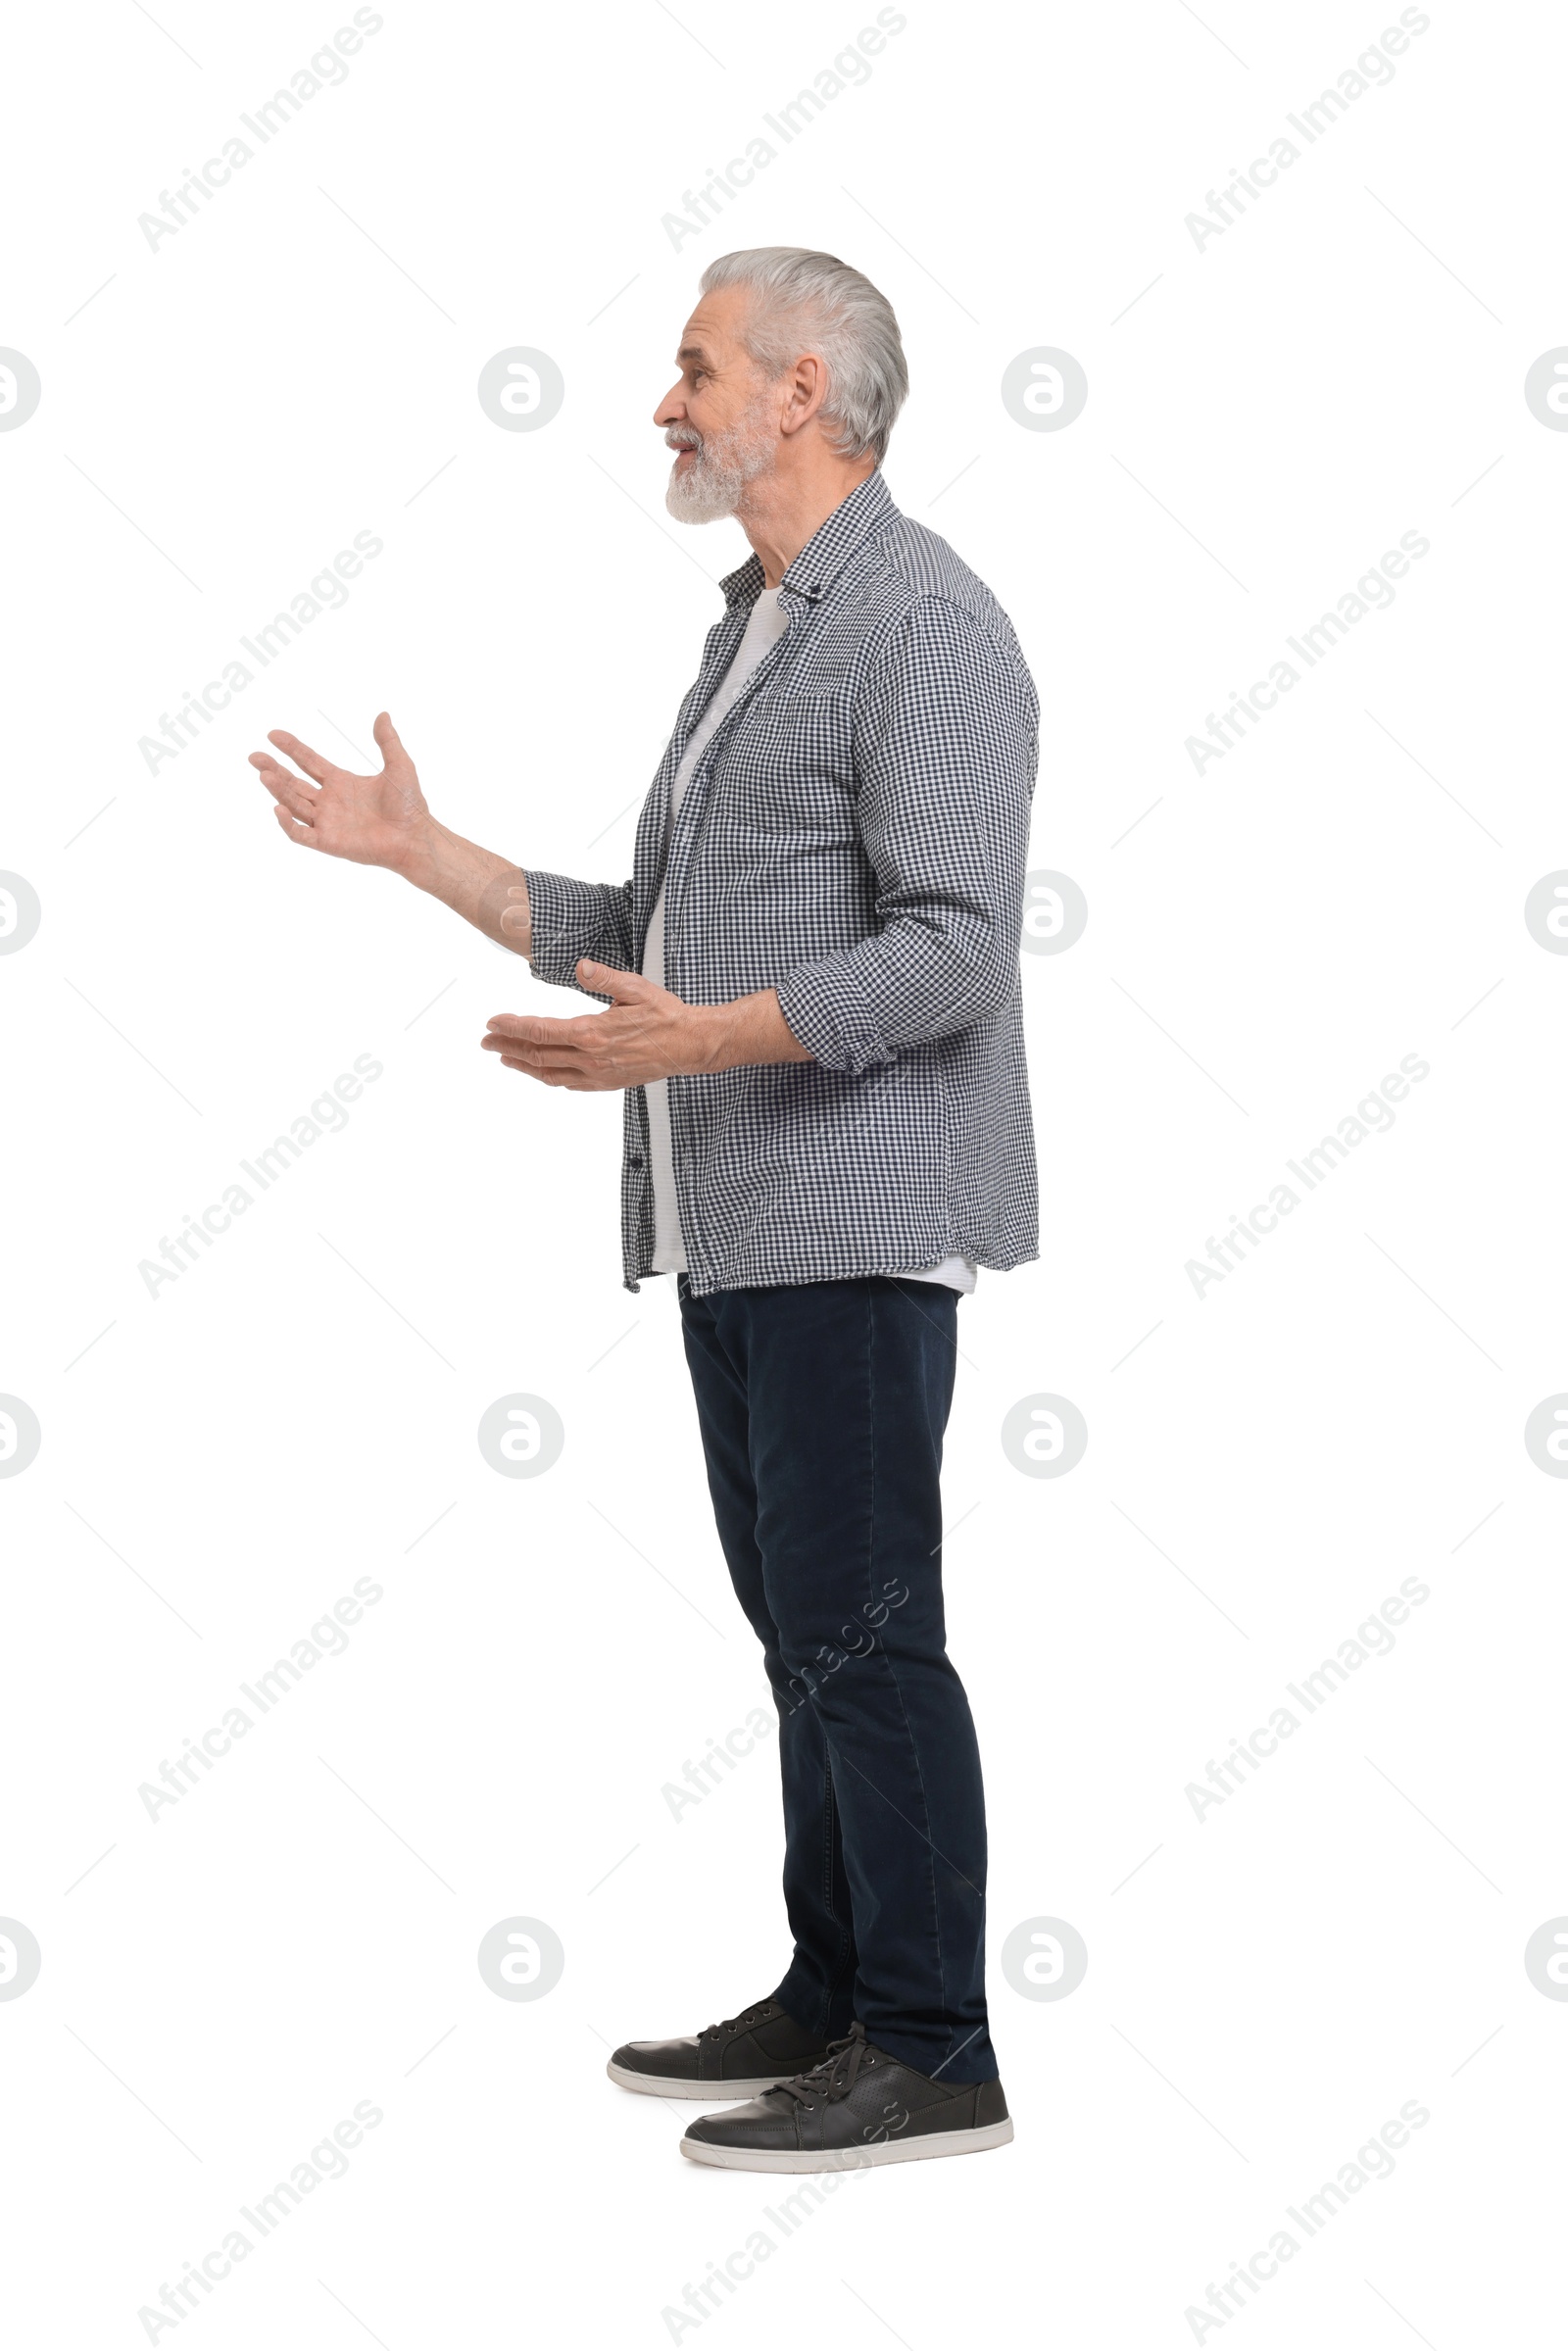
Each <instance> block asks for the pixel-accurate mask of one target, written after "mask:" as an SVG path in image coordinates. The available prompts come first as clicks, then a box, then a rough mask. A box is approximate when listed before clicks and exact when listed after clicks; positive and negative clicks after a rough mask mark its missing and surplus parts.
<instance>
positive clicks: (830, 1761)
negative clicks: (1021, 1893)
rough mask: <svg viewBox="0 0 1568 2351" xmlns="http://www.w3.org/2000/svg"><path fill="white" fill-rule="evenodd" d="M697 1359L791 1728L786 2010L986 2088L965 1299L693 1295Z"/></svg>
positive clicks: (727, 1511)
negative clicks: (958, 1509) (949, 1561)
mask: <svg viewBox="0 0 1568 2351" xmlns="http://www.w3.org/2000/svg"><path fill="white" fill-rule="evenodd" d="M677 1288H678V1294H679V1298H680V1310H681V1323H682V1329H683V1335H684V1339H685V1345H686V1360H687V1362H688V1364H689V1365H690V1367H691V1374H692V1384H693V1386H694V1388H695V1390H696V1393H697V1413H698V1419H699V1422H700V1424H701V1427H702V1435H703V1449H704V1451H705V1453H706V1455H707V1460H708V1482H709V1488H710V1491H711V1494H712V1497H713V1510H714V1514H715V1516H716V1518H717V1521H718V1536H719V1542H720V1543H721V1544H722V1546H723V1550H724V1556H725V1559H726V1560H727V1562H728V1564H729V1571H730V1576H731V1578H732V1580H733V1582H734V1585H735V1591H736V1593H737V1595H738V1597H739V1599H740V1603H741V1606H742V1607H743V1608H744V1609H745V1611H746V1614H747V1616H748V1617H749V1618H750V1619H751V1624H752V1629H753V1631H754V1632H755V1633H756V1635H757V1637H758V1639H759V1641H760V1642H761V1644H762V1653H763V1660H764V1663H765V1665H766V1669H767V1678H768V1680H769V1682H770V1683H771V1684H772V1688H773V1695H774V1698H775V1701H776V1703H777V1706H778V1713H779V1753H780V1762H781V1765H782V1769H783V1777H784V1898H785V1902H786V1905H787V1907H788V1912H789V1922H790V1927H791V1930H792V1932H793V1934H794V1936H795V1957H794V1960H793V1962H792V1963H791V1966H790V1969H789V1972H788V1974H787V1975H786V1976H785V1978H784V1981H783V1983H782V1984H780V1985H779V1986H778V1989H777V1991H776V1992H775V1993H774V1995H773V1996H774V1997H775V1998H776V1999H777V2000H779V2001H780V2002H781V2003H782V2005H783V2006H784V2007H785V2008H786V2009H787V2010H788V2012H789V2014H790V2015H791V2016H792V2017H794V2019H795V2020H796V2022H797V2024H800V2025H804V2026H806V2027H807V2028H808V2029H809V2030H813V2031H817V2032H820V2033H822V2034H823V2035H824V2036H833V2035H837V2034H839V2033H844V2032H846V2031H847V2030H848V2028H849V2025H850V2023H851V2022H852V2020H853V2019H855V2018H857V2017H858V2019H859V2020H860V2022H861V2023H862V2024H863V2025H864V2027H865V2031H866V2034H867V2037H868V2038H869V2039H871V2040H872V2041H874V2042H875V2043H876V2045H877V2047H878V2048H881V2049H886V2050H887V2052H888V2053H889V2055H890V2056H893V2057H899V2058H902V2059H904V2061H905V2062H906V2063H907V2064H909V2065H912V2066H915V2067H916V2068H918V2070H919V2071H920V2072H921V2073H922V2074H934V2075H936V2076H937V2077H938V2078H939V2079H940V2080H941V2081H943V2082H990V2081H994V2080H995V2078H996V2074H997V2063H996V2057H995V2054H994V2052H993V2050H992V2046H991V2037H990V2033H989V2032H988V2030H987V2025H986V2000H985V1867H986V1829H985V1799H984V1795H983V1792H982V1788H981V1783H980V1756H979V1750H978V1748H977V1746H976V1743H975V1735H974V1724H973V1721H972V1720H971V1718H970V1714H969V1702H968V1699H967V1698H966V1697H965V1695H964V1691H963V1685H962V1683H961V1682H960V1681H959V1680H958V1677H957V1674H956V1671H955V1670H954V1667H953V1665H952V1663H951V1661H950V1659H949V1657H948V1653H947V1645H946V1630H945V1627H944V1623H943V1611H942V1501H941V1493H940V1475H941V1468H942V1437H943V1431H944V1429H945V1428H946V1426H947V1418H948V1408H949V1405H950V1404H951V1402H952V1399H953V1374H954V1359H955V1353H956V1325H957V1304H958V1298H957V1293H956V1291H953V1290H949V1289H946V1288H943V1287H941V1286H940V1285H938V1284H936V1283H933V1282H910V1281H902V1280H896V1279H894V1278H893V1277H891V1276H883V1275H873V1276H870V1277H868V1278H865V1279H862V1280H858V1281H848V1282H804V1283H800V1284H791V1285H789V1286H787V1287H784V1288H780V1289H745V1290H719V1291H711V1292H710V1293H709V1294H708V1296H707V1297H706V1298H696V1297H694V1296H693V1295H692V1291H691V1286H690V1283H689V1282H688V1280H687V1278H686V1276H685V1275H684V1274H682V1275H680V1276H679V1278H678V1284H677Z"/></svg>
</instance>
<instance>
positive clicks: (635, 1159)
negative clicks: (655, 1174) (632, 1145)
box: [626, 1151, 643, 1167]
mask: <svg viewBox="0 0 1568 2351" xmlns="http://www.w3.org/2000/svg"><path fill="white" fill-rule="evenodd" d="M626 1164H627V1166H628V1167H641V1165H642V1164H643V1155H642V1152H641V1151H633V1152H632V1153H631V1155H630V1157H629V1158H628V1159H627V1161H626Z"/></svg>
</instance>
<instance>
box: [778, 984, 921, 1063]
mask: <svg viewBox="0 0 1568 2351" xmlns="http://www.w3.org/2000/svg"><path fill="white" fill-rule="evenodd" d="M775 994H776V995H777V997H778V1004H779V1010H780V1011H781V1012H782V1013H783V1015H784V1021H785V1025H786V1027H787V1028H788V1029H789V1030H790V1032H791V1034H792V1035H793V1036H795V1037H797V1038H798V1039H799V1040H800V1042H801V1044H802V1045H804V1046H805V1048H806V1050H807V1052H808V1053H809V1054H810V1055H811V1056H812V1058H813V1060H817V1061H820V1062H821V1063H822V1064H823V1066H824V1068H827V1069H839V1070H843V1071H846V1072H847V1073H848V1074H849V1075H850V1076H851V1077H858V1076H860V1075H861V1074H862V1072H863V1071H865V1070H867V1069H875V1068H877V1067H879V1066H880V1064H881V1063H882V1062H884V1061H891V1060H893V1059H894V1057H895V1056H894V1053H893V1052H892V1051H891V1049H890V1048H889V1047H888V1046H886V1045H885V1044H884V1043H883V1042H882V1038H881V1036H880V1034H879V1033H878V1030H877V1026H876V1022H875V1021H874V1020H873V1019H872V1017H871V1007H870V1005H869V1004H867V1003H866V1001H865V999H864V997H863V996H862V995H861V993H860V991H859V990H858V988H857V987H856V986H855V985H854V983H853V981H852V980H851V979H850V978H849V977H848V975H847V974H846V972H845V970H844V967H843V965H842V964H839V965H837V966H835V965H834V963H833V962H832V961H826V962H819V963H798V964H797V965H796V967H795V969H794V970H793V971H792V972H790V973H789V974H788V975H787V976H786V977H785V978H784V979H782V980H780V981H779V983H778V985H777V988H776V990H775Z"/></svg>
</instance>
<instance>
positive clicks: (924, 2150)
mask: <svg viewBox="0 0 1568 2351" xmlns="http://www.w3.org/2000/svg"><path fill="white" fill-rule="evenodd" d="M1011 2136H1012V2120H1011V2117H1010V2116H1009V2117H1008V2118H1007V2119H1006V2120H1005V2122H1001V2123H986V2124H984V2125H983V2126H982V2128H981V2129H980V2130H978V2131H927V2133H926V2134H925V2136H924V2137H923V2138H885V2139H879V2140H878V2141H876V2143H875V2144H873V2145H870V2146H864V2147H820V2148H816V2149H811V2148H809V2147H798V2148H797V2147H715V2146H712V2145H711V2144H710V2143H709V2141H708V2140H706V2139H701V2138H683V2139H682V2140H681V2142H680V2151H681V2153H682V2154H683V2155H685V2156H687V2157H689V2158H690V2160H691V2161H692V2162H693V2163H711V2164H716V2165H717V2166H718V2168H719V2170H720V2171H723V2172H867V2171H870V2170H871V2168H872V2167H873V2165H875V2164H879V2163H923V2162H924V2161H925V2160H926V2158H927V2156H931V2155H978V2154H979V2153H980V2152H981V2151H982V2150H983V2149H984V2148H986V2147H1005V2145H1006V2144H1007V2141H1008V2140H1009V2139H1010V2138H1011Z"/></svg>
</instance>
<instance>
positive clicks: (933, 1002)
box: [530, 596, 1038, 1074]
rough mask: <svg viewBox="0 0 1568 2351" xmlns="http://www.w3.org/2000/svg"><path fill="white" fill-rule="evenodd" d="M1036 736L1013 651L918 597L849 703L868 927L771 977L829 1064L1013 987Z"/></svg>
mask: <svg viewBox="0 0 1568 2351" xmlns="http://www.w3.org/2000/svg"><path fill="white" fill-rule="evenodd" d="M1037 733H1038V707H1037V704H1036V699H1035V692H1034V687H1033V685H1032V683H1031V681H1030V678H1029V673H1028V670H1027V669H1026V668H1025V666H1024V664H1023V662H1022V661H1021V659H1020V658H1019V657H1018V656H1017V655H1016V653H1015V652H1012V651H1009V649H1008V647H1007V646H1006V645H1005V644H1003V643H1001V642H999V640H998V639H997V638H996V637H995V636H993V635H992V633H991V632H990V631H989V630H988V629H987V628H985V627H984V625H983V624H982V623H981V622H980V621H978V620H976V619H974V618H973V617H972V616H971V615H970V614H969V613H967V612H963V611H961V610H960V609H959V607H958V606H956V605H954V604H950V603H949V602H947V601H946V599H944V598H942V597H940V596H927V597H923V598H922V599H921V601H920V603H919V604H918V605H917V606H916V607H915V608H914V610H913V611H912V612H910V613H909V614H908V615H907V618H906V619H905V620H904V622H903V623H902V624H901V627H900V629H899V632H898V634H897V635H896V637H895V638H894V640H893V643H892V644H891V646H890V647H889V649H888V651H887V653H886V654H885V655H884V656H883V657H882V659H881V660H880V661H879V662H878V663H877V666H876V668H875V669H874V670H873V671H872V672H871V675H870V676H869V678H868V679H867V681H866V683H865V686H864V687H863V689H862V691H861V694H860V697H859V698H858V704H857V709H856V714H855V774H856V788H857V800H856V808H857V820H858V827H859V834H860V841H861V846H862V848H863V850H864V853H865V857H866V859H867V861H868V863H869V866H870V869H871V874H872V876H873V877H874V889H875V919H876V924H877V928H876V930H875V931H874V933H872V934H871V935H870V936H868V937H866V938H865V939H862V940H860V941H859V942H858V944H857V945H855V946H853V947H846V948H840V949H838V950H837V951H836V952H835V953H833V954H831V955H821V956H818V957H815V958H814V959H812V960H810V961H808V962H803V963H798V964H796V965H795V966H794V967H793V969H791V970H790V971H789V972H788V973H786V975H785V977H784V978H783V980H782V981H781V982H780V983H779V986H778V1000H779V1005H780V1008H781V1009H782V1011H783V1014H784V1018H785V1020H786V1021H787V1022H788V1024H789V1027H790V1029H791V1030H792V1032H793V1033H794V1035H795V1036H796V1037H798V1038H799V1040H800V1042H801V1043H802V1044H803V1045H804V1046H805V1047H806V1048H807V1050H808V1051H809V1053H812V1054H813V1055H814V1057H815V1058H816V1059H817V1060H818V1061H821V1062H824V1063H825V1064H826V1066H827V1067H828V1068H830V1069H839V1070H844V1071H848V1072H850V1073H851V1074H858V1073H859V1072H861V1071H863V1070H867V1069H870V1068H873V1067H875V1066H876V1065H877V1064H878V1063H879V1062H884V1061H891V1060H892V1059H894V1058H895V1056H896V1055H897V1054H898V1053H901V1052H902V1051H904V1050H906V1049H907V1047H909V1046H912V1045H918V1044H922V1043H924V1042H925V1041H926V1040H928V1039H930V1038H935V1037H944V1036H949V1035H951V1034H952V1033H953V1032H954V1031H956V1030H959V1029H965V1028H970V1027H972V1026H973V1025H974V1024H975V1023H976V1022H977V1021H980V1020H982V1019H984V1018H985V1017H986V1016H987V1014H989V1013H991V1012H994V1011H996V1010H998V1009H999V1008H1000V1007H1001V1006H1002V1005H1003V1004H1005V1002H1006V1001H1007V999H1008V997H1009V996H1010V995H1011V993H1012V991H1013V990H1014V988H1015V987H1016V985H1017V974H1018V939H1019V927H1020V924H1021V921H1022V916H1023V885H1024V871H1025V865H1026V862H1027V857H1028V843H1029V809H1030V801H1031V798H1032V793H1033V786H1034V772H1035V757H1036V741H1037ZM530 887H531V877H530Z"/></svg>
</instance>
